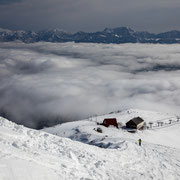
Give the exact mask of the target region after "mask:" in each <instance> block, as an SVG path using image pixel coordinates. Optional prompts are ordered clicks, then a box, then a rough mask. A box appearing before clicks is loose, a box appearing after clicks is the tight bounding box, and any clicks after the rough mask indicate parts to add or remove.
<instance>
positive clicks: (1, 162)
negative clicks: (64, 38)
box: [0, 118, 180, 180]
mask: <svg viewBox="0 0 180 180" xmlns="http://www.w3.org/2000/svg"><path fill="white" fill-rule="evenodd" d="M72 124H73V125H72ZM78 124H79V125H78ZM95 124H96V123H95V122H92V121H91V122H89V121H81V122H72V123H65V124H63V125H61V126H56V127H54V128H51V129H49V130H52V129H53V130H54V133H56V134H58V133H59V130H60V129H59V130H58V132H57V127H58V128H62V127H63V129H64V130H66V132H65V135H67V136H71V137H72V139H73V138H74V139H76V138H80V140H84V142H85V141H88V142H92V141H93V140H94V141H95V143H94V145H96V143H102V145H105V144H108V143H110V144H109V146H107V147H108V148H99V147H97V146H93V145H88V144H84V143H81V142H78V141H72V140H70V139H68V138H64V137H58V136H55V135H52V134H49V133H47V132H43V131H37V130H33V129H29V128H25V127H23V126H19V125H16V124H15V123H12V122H10V121H8V120H6V119H4V118H0V169H1V170H0V180H14V179H16V180H24V179H27V180H52V179H53V180H56V179H57V180H60V179H63V180H64V179H65V180H69V179H70V180H71V179H72V180H74V179H81V180H102V179H103V180H109V179H110V180H121V179H122V180H129V179H135V180H136V179H137V180H144V179H147V180H150V179H162V180H164V179H171V180H178V179H179V178H180V149H177V148H172V147H166V146H162V145H155V144H150V143H147V142H143V144H142V147H139V146H138V144H137V142H136V141H135V140H133V139H131V138H129V139H128V138H127V139H125V138H120V137H116V136H115V134H116V132H117V131H118V129H117V130H116V129H114V128H109V129H108V131H107V132H106V133H108V134H109V136H108V137H105V136H104V134H103V133H102V134H100V133H97V132H96V131H94V130H92V129H91V128H92V127H94V126H95ZM77 126H78V127H77ZM84 127H86V128H84ZM70 128H71V129H70ZM104 128H105V127H104ZM106 129H107V128H106ZM46 130H47V129H46ZM55 131H56V132H55ZM103 131H105V129H103ZM110 132H111V133H112V132H113V133H114V134H113V133H112V134H110ZM61 133H62V134H64V132H63V131H62V132H61ZM122 134H123V132H122ZM59 135H60V133H59ZM113 136H114V137H113ZM83 138H84V139H83ZM92 144H93V142H92Z"/></svg>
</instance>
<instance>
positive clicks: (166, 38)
mask: <svg viewBox="0 0 180 180" xmlns="http://www.w3.org/2000/svg"><path fill="white" fill-rule="evenodd" d="M17 40H19V41H23V42H25V43H33V42H39V41H45V42H72V41H74V42H86V43H116V44H121V43H161V44H173V43H180V31H176V30H174V31H168V32H164V33H159V34H153V33H149V32H138V31H134V30H133V29H131V28H129V27H117V28H105V29H104V30H103V31H98V32H92V33H87V32H81V31H79V32H77V33H74V34H72V33H67V32H65V31H64V30H61V29H56V28H55V29H48V30H42V31H39V32H33V31H11V30H7V29H0V42H9V41H17Z"/></svg>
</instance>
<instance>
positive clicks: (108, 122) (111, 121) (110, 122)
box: [103, 118, 118, 128]
mask: <svg viewBox="0 0 180 180" xmlns="http://www.w3.org/2000/svg"><path fill="white" fill-rule="evenodd" d="M103 124H104V125H105V126H106V127H109V126H115V127H117V128H118V123H117V120H116V118H108V119H104V121H103Z"/></svg>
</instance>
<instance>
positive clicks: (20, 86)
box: [0, 43, 180, 127]
mask: <svg viewBox="0 0 180 180" xmlns="http://www.w3.org/2000/svg"><path fill="white" fill-rule="evenodd" d="M179 49H180V45H152V44H123V45H112V44H109V45H104V44H75V43H64V44H55V43H54V44H53V43H35V44H23V43H1V44H0V84H1V86H0V99H1V101H0V110H1V112H4V114H5V115H6V116H8V117H9V118H11V119H12V120H14V121H16V122H19V123H23V124H25V125H27V126H31V127H38V126H41V125H42V124H49V125H50V124H51V123H52V124H53V123H55V121H59V122H63V121H68V120H76V119H79V118H83V117H86V116H89V115H91V114H101V113H108V112H110V111H113V110H118V109H124V108H140V109H151V110H157V111H165V112H174V113H178V111H179V105H180V98H179V97H180V92H179V89H180V83H179V82H180V76H179V75H180V50H179ZM42 121H46V123H45V122H42Z"/></svg>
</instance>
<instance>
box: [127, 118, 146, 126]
mask: <svg viewBox="0 0 180 180" xmlns="http://www.w3.org/2000/svg"><path fill="white" fill-rule="evenodd" d="M143 127H144V120H143V119H142V118H140V117H135V118H133V119H131V120H129V121H128V122H127V123H126V128H131V129H141V128H143Z"/></svg>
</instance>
